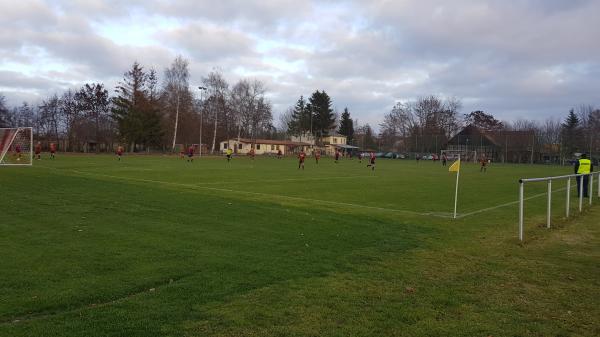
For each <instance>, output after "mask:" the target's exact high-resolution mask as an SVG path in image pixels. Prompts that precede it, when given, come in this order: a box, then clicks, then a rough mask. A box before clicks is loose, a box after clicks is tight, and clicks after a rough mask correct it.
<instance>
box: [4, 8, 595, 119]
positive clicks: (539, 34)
mask: <svg viewBox="0 0 600 337" xmlns="http://www.w3.org/2000/svg"><path fill="white" fill-rule="evenodd" d="M599 12H600V2H598V1H593V0H576V1H561V0H523V1H518V2H508V1H501V0H488V1H476V0H456V1H452V2H451V3H450V2H448V1H445V0H431V1H426V2H417V1H383V0H381V1H369V2H363V1H325V2H322V1H320V2H317V1H305V2H297V1H292V0H284V1H276V0H267V1H260V2H259V1H242V0H231V1H218V2H214V1H166V0H147V1H141V0H132V1H127V2H122V1H117V0H102V1H101V0H88V1H83V0H75V1H54V2H45V1H35V0H22V1H19V2H18V3H17V2H15V3H8V1H4V2H0V23H1V24H2V27H3V29H2V30H0V60H2V63H4V64H13V63H17V64H18V63H22V64H24V65H30V66H32V68H39V69H43V68H44V63H47V62H49V63H60V64H61V65H62V68H65V69H59V70H56V69H51V70H48V71H46V72H45V73H44V74H39V76H27V75H23V74H20V75H21V76H19V73H18V71H19V70H16V69H7V68H6V67H5V68H0V70H2V69H4V72H3V73H0V79H2V78H4V79H5V80H4V82H2V86H3V89H4V90H6V93H7V97H8V98H9V99H10V97H9V95H14V96H15V97H17V96H19V97H21V96H22V93H25V92H26V93H32V92H33V93H37V94H38V95H39V94H40V93H45V92H46V91H44V89H43V86H48V87H60V86H63V85H66V84H65V83H81V82H85V81H103V82H105V83H106V84H107V86H108V85H112V84H114V83H115V81H117V80H118V79H119V78H120V77H121V75H122V73H123V72H124V71H125V70H126V69H127V68H128V67H129V66H130V65H131V63H132V62H133V61H135V60H137V61H139V62H141V63H142V64H143V65H145V66H147V67H155V68H156V69H157V70H159V72H160V73H161V74H162V70H163V69H164V68H165V67H167V66H168V65H169V63H170V62H171V61H172V59H173V57H174V56H175V55H176V54H179V53H182V54H183V55H184V56H185V57H188V58H189V59H190V70H191V75H192V78H191V82H192V83H195V82H199V81H200V80H201V78H202V77H203V76H205V75H206V74H207V73H208V72H209V71H211V70H212V69H213V68H215V67H217V68H221V69H223V73H224V75H225V77H226V78H227V79H228V80H230V83H232V84H233V82H235V81H236V80H237V79H239V78H240V77H243V76H248V77H255V78H259V79H261V80H263V81H265V83H267V86H268V88H269V98H270V99H271V100H272V101H273V103H274V105H275V109H276V111H279V112H281V111H284V110H285V109H286V108H287V107H289V106H291V105H293V104H294V102H295V101H296V100H297V98H298V97H299V96H300V95H301V94H303V95H310V93H312V92H313V91H314V90H316V89H324V90H326V91H327V92H328V93H329V94H330V95H331V96H332V98H333V100H334V104H335V106H336V107H337V108H338V109H339V110H340V111H341V110H342V109H343V108H344V107H345V106H348V107H349V109H350V111H351V112H352V113H353V114H355V118H358V119H359V120H360V121H361V122H369V123H370V124H372V125H374V126H375V125H377V124H378V123H379V121H380V120H381V118H382V115H383V113H385V112H387V111H388V110H389V109H390V108H391V106H392V105H393V104H394V103H395V102H396V101H398V100H409V99H414V98H415V97H418V96H422V95H427V94H440V95H446V96H457V97H459V98H463V100H464V112H468V111H470V110H474V109H484V110H488V111H490V112H492V113H495V114H498V117H500V118H513V117H519V116H531V118H544V117H545V116H551V115H553V116H555V115H558V114H562V113H563V112H564V111H567V110H568V108H569V107H570V106H572V105H576V104H579V103H591V104H594V103H595V104H598V102H590V101H593V100H595V99H596V100H597V97H598V96H597V90H598V88H600V82H599V81H600V80H598V78H600V76H598V75H600V71H599V70H598V68H599V67H600V63H599V62H600V61H598V58H597V55H598V53H599V52H600V45H599V44H598V43H596V41H597V40H600V21H598V20H597V18H596V16H597V13H599ZM150 16H151V17H152V18H153V19H156V18H160V19H161V20H163V19H164V20H163V21H168V22H172V23H173V25H172V28H169V29H167V30H163V31H160V32H159V33H158V34H157V35H156V36H154V44H153V45H151V46H144V47H139V46H131V45H122V44H119V43H117V42H115V41H113V40H111V39H109V38H107V37H103V36H100V35H99V34H98V32H97V31H95V28H97V27H98V26H101V25H105V24H111V23H114V22H118V23H119V24H120V25H124V26H126V23H127V22H128V20H143V19H144V17H150ZM152 21H153V22H156V20H152ZM286 64H292V65H293V67H292V68H286ZM7 71H12V72H14V73H7ZM51 71H53V73H51ZM2 76H4V77H2ZM8 76H10V78H14V79H15V80H14V81H6V79H7V78H9V77H8ZM47 79H52V80H53V81H54V82H55V84H54V85H53V84H52V83H48V82H44V81H46V80H47Z"/></svg>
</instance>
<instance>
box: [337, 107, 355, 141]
mask: <svg viewBox="0 0 600 337" xmlns="http://www.w3.org/2000/svg"><path fill="white" fill-rule="evenodd" d="M338 132H339V134H340V135H344V136H346V138H347V139H348V144H350V143H351V141H352V139H353V138H354V123H353V121H352V118H350V112H348V108H347V107H346V108H344V112H343V113H342V116H341V119H340V128H339V130H338Z"/></svg>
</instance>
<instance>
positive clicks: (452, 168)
mask: <svg viewBox="0 0 600 337" xmlns="http://www.w3.org/2000/svg"><path fill="white" fill-rule="evenodd" d="M448 171H450V172H456V188H455V190H454V217H453V218H454V219H456V206H457V205H458V179H459V178H460V155H458V160H457V161H456V162H454V164H452V165H451V166H450V168H449V169H448Z"/></svg>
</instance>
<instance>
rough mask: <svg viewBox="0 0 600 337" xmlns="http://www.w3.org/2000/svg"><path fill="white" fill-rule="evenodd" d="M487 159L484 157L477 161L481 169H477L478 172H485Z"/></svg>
mask: <svg viewBox="0 0 600 337" xmlns="http://www.w3.org/2000/svg"><path fill="white" fill-rule="evenodd" d="M487 162H488V161H487V159H486V158H485V157H482V158H481V159H479V163H480V164H481V167H480V168H479V172H483V173H485V172H487Z"/></svg>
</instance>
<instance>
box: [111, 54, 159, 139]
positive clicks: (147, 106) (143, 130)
mask: <svg viewBox="0 0 600 337" xmlns="http://www.w3.org/2000/svg"><path fill="white" fill-rule="evenodd" d="M155 85H156V74H155V73H154V71H151V72H150V74H146V73H145V72H144V70H143V67H141V66H140V65H139V64H138V63H137V62H135V63H134V64H133V66H132V67H131V69H130V70H129V71H128V72H126V73H125V74H124V77H123V81H121V82H120V83H119V85H118V86H117V88H116V90H115V91H116V92H117V96H116V97H114V98H113V108H112V117H113V118H114V119H115V120H116V121H117V125H118V129H119V135H120V137H121V138H122V139H123V141H125V142H127V143H128V144H130V145H131V146H132V147H133V149H135V145H136V144H140V145H144V146H148V145H157V144H159V143H160V139H161V137H162V128H161V118H160V114H159V111H158V95H156V94H155Z"/></svg>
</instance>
